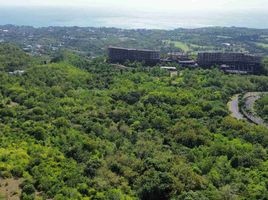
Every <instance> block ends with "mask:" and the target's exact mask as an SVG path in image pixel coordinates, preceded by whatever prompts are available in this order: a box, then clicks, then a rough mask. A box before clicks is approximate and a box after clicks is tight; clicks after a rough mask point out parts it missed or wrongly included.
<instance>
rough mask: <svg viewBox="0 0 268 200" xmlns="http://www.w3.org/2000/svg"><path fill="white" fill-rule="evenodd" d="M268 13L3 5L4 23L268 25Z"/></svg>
mask: <svg viewBox="0 0 268 200" xmlns="http://www.w3.org/2000/svg"><path fill="white" fill-rule="evenodd" d="M267 19H268V12H265V11H263V12H256V11H255V12H254V11H247V12H241V11H240V12H235V11H232V12H193V11H192V12H187V11H185V12H172V13H171V12H169V13H165V12H146V11H135V10H133V11H130V10H114V9H104V8H94V9H93V8H79V7H75V8H71V7H65V8H64V7H60V8H56V7H1V6H0V25H5V24H14V25H30V26H35V27H45V26H83V27H88V26H90V27H117V28H127V29H136V28H147V29H174V28H179V27H183V28H197V27H208V26H238V27H249V28H268V20H267Z"/></svg>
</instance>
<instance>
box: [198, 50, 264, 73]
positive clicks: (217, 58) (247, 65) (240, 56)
mask: <svg viewBox="0 0 268 200" xmlns="http://www.w3.org/2000/svg"><path fill="white" fill-rule="evenodd" d="M197 63H198V65H199V66H200V67H212V66H215V65H217V66H220V67H221V69H222V70H223V71H225V72H229V73H240V74H243V73H254V74H255V73H258V72H260V71H261V66H262V64H261V57H258V56H252V55H247V54H244V53H199V54H198V59H197Z"/></svg>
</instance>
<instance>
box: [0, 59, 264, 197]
mask: <svg viewBox="0 0 268 200" xmlns="http://www.w3.org/2000/svg"><path fill="white" fill-rule="evenodd" d="M70 57H71V58H72V59H71V58H70ZM59 58H60V59H55V63H53V64H49V65H31V66H29V67H28V68H27V69H26V72H25V74H23V75H22V76H13V75H8V74H7V73H6V72H4V71H1V72H0V116H1V117H0V141H1V143H0V177H1V178H4V179H7V178H19V180H23V183H22V184H21V186H20V187H21V192H22V195H21V199H24V200H25V199H34V198H36V199H55V200H61V199H62V200H63V199H64V200H66V199H72V200H73V199H96V200H106V199H107V200H108V199H120V200H121V199H122V200H123V199H127V200H130V199H141V200H166V199H173V200H182V199H204V200H205V199H215V200H221V199H241V200H242V199H266V198H267V197H268V191H267V186H268V182H267V171H268V162H267V147H268V130H267V129H266V128H265V127H261V126H255V125H251V124H250V123H248V122H245V121H237V120H236V119H233V118H232V117H230V116H229V113H228V109H227V102H228V101H229V98H231V97H232V96H233V95H234V94H236V93H243V92H244V91H267V88H268V78H267V77H264V76H238V75H225V74H223V73H222V72H220V71H218V70H217V69H211V70H202V69H194V70H189V69H181V68H179V70H180V75H179V76H178V77H175V78H170V77H169V75H168V73H167V72H166V71H162V70H160V69H159V68H158V67H156V68H154V69H151V70H144V68H142V67H140V66H139V65H138V64H137V65H135V64H132V65H131V68H129V69H116V68H114V66H111V65H109V64H107V63H105V62H104V61H103V60H102V59H101V58H99V59H95V60H91V61H87V62H85V61H83V62H82V64H81V63H79V62H78V61H79V59H78V60H77V59H76V58H77V57H75V56H74V57H73V56H70V55H68V54H64V56H59ZM74 61H75V62H74ZM72 64H73V65H72Z"/></svg>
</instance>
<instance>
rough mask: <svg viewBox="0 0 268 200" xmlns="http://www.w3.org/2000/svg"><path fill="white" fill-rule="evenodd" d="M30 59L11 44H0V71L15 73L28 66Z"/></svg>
mask: <svg viewBox="0 0 268 200" xmlns="http://www.w3.org/2000/svg"><path fill="white" fill-rule="evenodd" d="M31 62H32V59H31V58H30V56H29V55H27V54H26V53H25V52H23V51H22V50H21V49H20V48H18V47H16V46H14V45H12V44H5V43H4V44H2V43H0V70H4V71H15V70H21V69H24V68H25V67H27V66H29V65H30V63H31Z"/></svg>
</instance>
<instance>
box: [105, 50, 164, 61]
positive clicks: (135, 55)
mask: <svg viewBox="0 0 268 200" xmlns="http://www.w3.org/2000/svg"><path fill="white" fill-rule="evenodd" d="M108 54H109V60H110V62H111V63H124V62H126V61H131V62H134V61H138V62H144V63H145V64H148V65H155V64H157V63H159V62H160V52H159V51H154V50H145V49H143V50H139V49H126V48H119V47H109V48H108Z"/></svg>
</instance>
